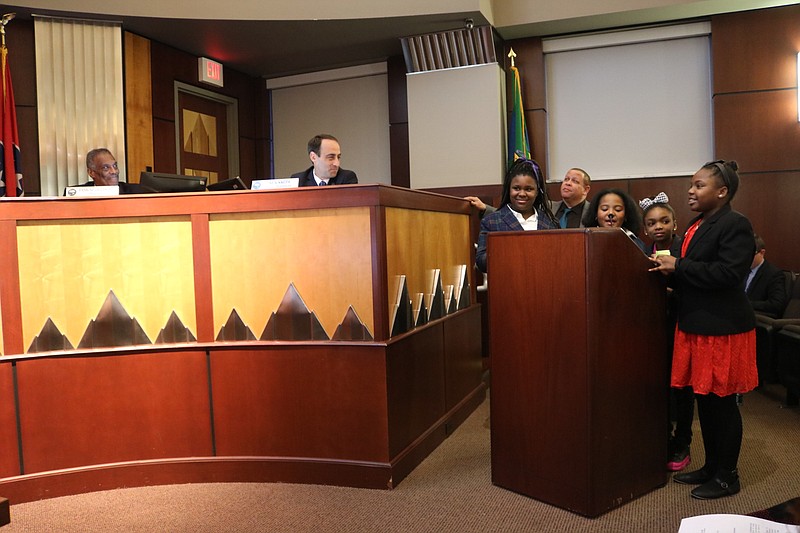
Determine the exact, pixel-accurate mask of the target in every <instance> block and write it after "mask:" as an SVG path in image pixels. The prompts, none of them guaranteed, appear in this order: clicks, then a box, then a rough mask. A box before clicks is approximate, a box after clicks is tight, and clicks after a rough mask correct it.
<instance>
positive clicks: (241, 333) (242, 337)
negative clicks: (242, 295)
mask: <svg viewBox="0 0 800 533" xmlns="http://www.w3.org/2000/svg"><path fill="white" fill-rule="evenodd" d="M254 340H256V336H255V335H253V332H252V331H250V328H249V327H247V325H245V323H244V321H243V320H242V318H241V317H240V316H239V313H238V312H236V309H233V310H232V311H231V314H230V315H229V316H228V321H227V322H225V325H224V326H222V328H221V329H220V330H219V334H218V335H217V342H226V341H254Z"/></svg>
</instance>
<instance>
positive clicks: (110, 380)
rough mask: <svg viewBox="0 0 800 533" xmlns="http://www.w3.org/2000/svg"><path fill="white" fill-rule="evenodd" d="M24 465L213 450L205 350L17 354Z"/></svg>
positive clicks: (40, 467) (36, 467) (33, 468)
mask: <svg viewBox="0 0 800 533" xmlns="http://www.w3.org/2000/svg"><path fill="white" fill-rule="evenodd" d="M17 376H18V383H19V397H20V413H21V416H20V418H21V424H22V428H21V435H22V437H21V438H22V448H23V457H24V461H25V472H26V473H31V472H42V471H46V470H57V469H61V468H69V467H76V466H82V465H90V464H103V463H113V462H117V461H133V460H143V459H155V458H164V457H191V456H208V455H211V450H212V439H211V427H210V419H209V416H208V413H209V409H210V405H209V397H208V381H207V377H206V376H207V372H206V359H205V355H204V353H203V352H188V351H187V352H177V353H172V354H170V355H169V356H168V357H164V356H161V355H158V354H151V355H148V354H142V355H136V356H118V357H113V356H111V357H88V358H81V357H77V358H66V359H44V360H30V361H24V362H19V363H18V364H17Z"/></svg>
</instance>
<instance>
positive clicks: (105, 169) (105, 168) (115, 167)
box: [92, 163, 119, 174]
mask: <svg viewBox="0 0 800 533" xmlns="http://www.w3.org/2000/svg"><path fill="white" fill-rule="evenodd" d="M112 169H113V170H119V165H117V164H116V163H113V164H111V165H103V166H102V167H100V168H94V169H92V170H94V171H95V172H102V173H104V174H105V173H106V172H110V171H111V170H112Z"/></svg>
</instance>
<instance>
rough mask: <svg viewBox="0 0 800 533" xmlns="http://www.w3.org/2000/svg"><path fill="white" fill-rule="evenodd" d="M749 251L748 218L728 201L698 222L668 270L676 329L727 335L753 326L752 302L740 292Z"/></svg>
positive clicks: (752, 244) (750, 255)
mask: <svg viewBox="0 0 800 533" xmlns="http://www.w3.org/2000/svg"><path fill="white" fill-rule="evenodd" d="M701 216H702V215H701ZM699 218H700V217H696V218H694V219H693V220H692V222H690V223H689V224H688V226H687V227H691V225H692V224H694V222H695V221H697V220H698V219H699ZM678 246H679V245H678ZM753 250H755V238H754V237H753V227H752V226H751V225H750V221H749V220H747V218H746V217H745V216H744V215H742V214H740V213H737V212H736V211H733V210H732V209H731V206H730V205H725V206H723V207H722V208H721V209H720V210H719V211H717V212H716V213H714V214H713V215H711V216H710V217H709V218H708V219H707V220H704V221H703V223H702V224H701V225H700V227H699V228H697V231H696V232H695V234H694V237H692V240H691V241H690V242H689V246H688V248H687V249H686V255H685V256H684V257H682V258H680V259H678V260H677V262H676V263H675V273H674V274H673V275H672V280H671V282H672V285H673V287H674V289H675V296H676V300H677V305H678V328H679V329H680V330H681V331H684V332H686V333H695V334H699V335H732V334H736V333H744V332H746V331H750V330H751V329H753V328H754V327H755V314H754V313H753V307H752V306H751V305H750V302H749V301H748V299H747V295H746V294H745V292H744V283H745V281H746V280H747V275H748V274H749V273H750V264H751V263H752V262H753ZM677 255H678V256H679V257H680V249H678V254H677Z"/></svg>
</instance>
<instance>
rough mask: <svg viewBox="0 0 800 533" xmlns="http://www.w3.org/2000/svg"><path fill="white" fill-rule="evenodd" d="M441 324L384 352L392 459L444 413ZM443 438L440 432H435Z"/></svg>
mask: <svg viewBox="0 0 800 533" xmlns="http://www.w3.org/2000/svg"><path fill="white" fill-rule="evenodd" d="M442 328H443V324H442V321H436V322H435V323H432V324H430V325H428V326H426V327H423V328H418V329H417V330H414V333H413V334H409V335H403V336H401V337H400V338H398V339H396V340H394V341H393V342H392V343H391V344H390V345H389V346H388V349H387V354H386V368H387V378H388V380H387V381H388V383H387V396H386V401H387V404H388V410H389V419H390V420H391V421H392V424H391V426H390V428H389V450H390V455H391V456H392V457H396V456H397V455H398V454H400V453H401V452H403V450H405V449H406V448H408V447H409V446H411V445H412V443H413V442H414V439H416V438H417V437H418V436H419V435H420V434H422V433H423V432H425V431H427V430H428V428H431V427H434V426H435V423H436V421H437V420H439V419H440V418H441V417H442V416H444V413H445V412H446V397H445V393H446V388H445V387H442V384H443V383H445V382H446V381H445V362H444V334H443V329H442ZM437 429H438V430H439V431H441V432H442V433H441V437H440V438H443V437H444V428H443V427H442V428H437Z"/></svg>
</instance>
